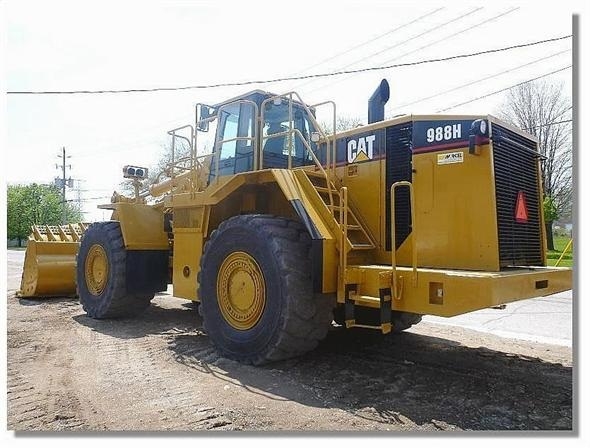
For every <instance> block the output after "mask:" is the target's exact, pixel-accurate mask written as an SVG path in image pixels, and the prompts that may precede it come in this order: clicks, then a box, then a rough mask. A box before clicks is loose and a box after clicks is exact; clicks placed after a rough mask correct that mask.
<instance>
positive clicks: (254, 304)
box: [217, 252, 266, 330]
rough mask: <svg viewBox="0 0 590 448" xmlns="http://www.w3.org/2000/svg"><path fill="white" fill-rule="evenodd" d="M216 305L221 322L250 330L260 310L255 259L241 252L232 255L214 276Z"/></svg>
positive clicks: (260, 277)
mask: <svg viewBox="0 0 590 448" xmlns="http://www.w3.org/2000/svg"><path fill="white" fill-rule="evenodd" d="M217 302H218V304H219V309H220V310H221V314H222V315H223V318H224V319H225V321H226V322H227V323H228V324H229V325H231V326H232V327H233V328H235V329H237V330H249V329H251V328H253V327H254V326H255V325H256V324H257V323H258V321H259V320H260V317H261V316H262V313H263V311H264V305H265V303H266V292H265V286H264V276H263V275H262V271H261V269H260V266H258V263H256V260H254V258H252V257H251V256H250V255H248V254H247V253H245V252H233V253H231V254H230V255H228V256H227V257H226V258H225V260H224V261H223V263H222V265H221V267H220V268H219V272H218V274H217Z"/></svg>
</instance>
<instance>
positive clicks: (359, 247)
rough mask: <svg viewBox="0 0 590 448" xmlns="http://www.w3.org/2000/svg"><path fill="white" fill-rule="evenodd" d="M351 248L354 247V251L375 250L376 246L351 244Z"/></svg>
mask: <svg viewBox="0 0 590 448" xmlns="http://www.w3.org/2000/svg"><path fill="white" fill-rule="evenodd" d="M350 246H351V247H352V250H371V249H375V245H373V244H366V243H363V244H358V243H350Z"/></svg>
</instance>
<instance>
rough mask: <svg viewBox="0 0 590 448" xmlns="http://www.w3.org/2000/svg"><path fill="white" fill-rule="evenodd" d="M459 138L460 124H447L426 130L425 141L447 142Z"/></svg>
mask: <svg viewBox="0 0 590 448" xmlns="http://www.w3.org/2000/svg"><path fill="white" fill-rule="evenodd" d="M460 138H461V123H455V124H452V125H451V124H447V125H443V126H437V127H435V128H428V129H426V141H427V142H428V143H432V142H446V141H449V140H456V139H460Z"/></svg>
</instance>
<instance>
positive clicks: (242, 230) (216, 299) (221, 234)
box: [198, 215, 333, 365]
mask: <svg viewBox="0 0 590 448" xmlns="http://www.w3.org/2000/svg"><path fill="white" fill-rule="evenodd" d="M310 248H311V239H310V237H309V234H308V233H307V230H306V229H305V228H304V227H303V226H302V225H301V224H300V223H298V222H296V221H293V220H290V219H286V218H279V217H273V216H268V215H241V216H235V217H232V218H230V219H228V220H226V221H224V222H223V223H222V224H221V225H220V226H219V228H218V229H216V230H215V231H214V232H213V233H212V234H211V238H210V239H209V241H208V242H207V243H206V244H205V248H204V250H203V256H202V258H201V271H200V273H199V290H198V296H199V298H200V300H201V306H200V308H199V311H200V313H201V315H202V317H203V324H204V326H205V329H206V331H207V333H208V335H209V337H210V338H211V341H212V343H213V345H214V346H215V347H216V349H217V351H218V352H219V353H220V354H221V355H222V356H224V357H226V358H230V359H233V360H236V361H239V362H243V363H248V364H255V365H258V364H264V363H266V362H270V361H276V360H280V359H286V358H291V357H294V356H298V355H301V354H303V353H305V352H308V351H310V350H313V349H314V348H315V347H316V346H317V344H318V342H319V341H320V340H321V339H323V338H324V337H325V336H326V334H327V332H328V329H329V328H330V324H331V321H332V306H333V304H332V302H331V301H330V300H329V298H327V297H325V296H321V295H314V294H313V289H312V279H311V269H310V266H311V262H310Z"/></svg>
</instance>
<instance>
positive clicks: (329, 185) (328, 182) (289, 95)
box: [259, 92, 334, 209]
mask: <svg viewBox="0 0 590 448" xmlns="http://www.w3.org/2000/svg"><path fill="white" fill-rule="evenodd" d="M293 96H295V97H296V98H297V99H298V101H297V105H298V106H301V107H303V109H304V110H305V111H306V112H307V116H308V118H309V119H310V120H311V122H312V124H313V125H314V127H315V128H316V129H317V130H318V131H319V132H320V134H321V136H322V137H323V139H324V140H326V142H327V141H328V137H327V136H326V134H325V133H324V131H323V130H322V129H321V127H320V125H319V123H318V122H317V120H316V119H315V117H314V116H313V114H312V113H311V110H310V108H309V107H308V106H307V104H305V103H304V102H303V100H302V99H301V97H300V96H299V94H298V93H297V92H288V93H284V94H282V95H275V96H272V97H269V98H267V99H265V100H264V101H263V102H262V103H261V105H260V120H261V123H264V110H265V106H266V103H269V102H271V101H274V100H275V99H277V98H285V99H288V101H289V122H290V129H289V131H288V132H289V133H298V134H299V135H300V137H301V140H302V142H303V143H304V146H305V149H306V150H307V151H308V152H309V154H310V155H311V157H312V159H313V161H314V163H315V165H316V166H317V168H319V170H320V172H321V174H322V175H323V176H324V178H325V179H326V186H327V188H328V197H329V198H330V206H331V207H332V209H333V207H334V200H333V198H332V182H331V178H330V175H329V174H328V173H327V172H326V170H325V169H324V167H323V166H322V163H321V162H320V161H319V160H318V158H317V157H316V155H315V154H314V152H313V150H312V149H311V146H310V145H309V143H308V142H307V140H306V139H305V138H303V134H301V131H300V130H299V129H294V128H293V127H292V122H293V117H292V112H293V109H292V103H293ZM271 135H272V136H274V137H276V136H278V135H279V133H277V134H271ZM265 138H269V137H268V136H266V137H264V136H263V135H262V132H261V133H260V165H259V167H260V168H262V167H263V158H262V156H263V147H264V139H265ZM270 138H272V137H270ZM291 147H292V145H290V146H289V155H288V164H289V166H291V149H292V148H291ZM327 150H328V144H326V151H327ZM327 159H328V157H326V160H327Z"/></svg>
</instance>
